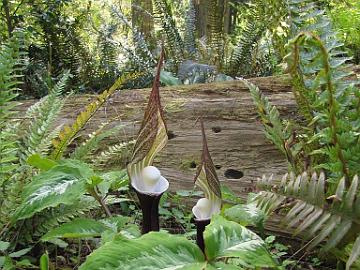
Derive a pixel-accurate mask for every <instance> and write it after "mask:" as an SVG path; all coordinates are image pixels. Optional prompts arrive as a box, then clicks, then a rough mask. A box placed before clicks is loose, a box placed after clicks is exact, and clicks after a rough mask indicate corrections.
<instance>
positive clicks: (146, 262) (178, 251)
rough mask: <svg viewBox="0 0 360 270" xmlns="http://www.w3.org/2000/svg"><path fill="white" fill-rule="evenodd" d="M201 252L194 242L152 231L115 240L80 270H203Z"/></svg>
mask: <svg viewBox="0 0 360 270" xmlns="http://www.w3.org/2000/svg"><path fill="white" fill-rule="evenodd" d="M205 266H206V262H205V258H204V255H203V254H202V252H201V250H200V249H199V248H198V247H197V246H196V245H195V244H193V243H192V242H191V241H189V240H187V239H185V238H183V237H180V236H174V235H170V234H168V233H164V232H150V233H148V234H145V235H143V236H142V237H140V238H138V239H132V240H129V239H126V238H124V237H116V238H115V239H114V240H113V241H110V242H107V243H106V244H104V245H103V246H102V247H100V248H99V249H97V250H95V251H94V252H93V253H92V254H91V255H89V256H88V257H87V258H86V261H85V263H84V264H82V265H81V266H80V268H79V269H80V270H92V269H94V270H98V269H118V270H120V269H121V270H134V269H136V270H155V269H159V270H160V269H164V270H165V269H168V270H170V269H189V270H190V269H193V270H198V269H203V268H204V267H205Z"/></svg>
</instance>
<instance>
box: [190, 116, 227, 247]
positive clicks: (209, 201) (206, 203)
mask: <svg viewBox="0 0 360 270" xmlns="http://www.w3.org/2000/svg"><path fill="white" fill-rule="evenodd" d="M200 123H201V133H202V141H203V149H202V155H201V163H200V166H199V167H198V169H197V172H196V175H195V185H197V186H198V187H199V188H201V189H202V190H203V192H204V194H205V198H201V199H199V200H198V201H197V203H196V205H195V206H194V207H193V209H192V212H193V214H194V216H195V223H196V227H197V244H198V246H199V247H200V248H201V249H202V250H204V238H203V232H204V230H205V227H206V226H207V225H208V224H210V219H211V217H212V216H213V215H214V214H219V213H220V209H221V188H220V181H219V178H218V176H217V174H216V170H215V166H214V163H213V161H212V159H211V156H210V152H209V149H208V146H207V140H206V135H205V128H204V123H203V121H202V120H201V121H200Z"/></svg>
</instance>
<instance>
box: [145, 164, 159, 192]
mask: <svg viewBox="0 0 360 270" xmlns="http://www.w3.org/2000/svg"><path fill="white" fill-rule="evenodd" d="M160 177H161V173H160V171H159V169H158V168H156V167H155V166H147V167H145V168H144V169H143V170H142V178H143V180H144V184H145V185H147V186H149V187H152V186H154V185H156V184H157V183H158V182H159V180H160Z"/></svg>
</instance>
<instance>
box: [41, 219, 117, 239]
mask: <svg viewBox="0 0 360 270" xmlns="http://www.w3.org/2000/svg"><path fill="white" fill-rule="evenodd" d="M109 229H110V228H109V227H107V226H106V225H105V224H104V223H102V222H100V221H96V220H92V219H87V218H77V219H73V220H72V221H71V222H69V223H65V224H62V225H60V226H59V227H57V228H54V229H52V230H51V231H49V232H47V233H46V234H45V235H44V236H43V237H41V240H42V241H48V240H51V239H53V238H90V237H99V236H101V234H102V233H103V232H104V231H106V230H109Z"/></svg>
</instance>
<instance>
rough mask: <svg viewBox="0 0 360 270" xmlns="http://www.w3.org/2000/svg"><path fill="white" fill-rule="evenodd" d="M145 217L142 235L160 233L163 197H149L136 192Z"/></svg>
mask: <svg viewBox="0 0 360 270" xmlns="http://www.w3.org/2000/svg"><path fill="white" fill-rule="evenodd" d="M136 194H137V196H138V198H139V202H140V207H141V211H142V215H143V221H142V228H141V233H142V234H145V233H148V232H151V231H155V232H157V231H159V230H160V225H159V202H160V198H161V195H162V194H160V195H148V194H144V193H140V192H138V191H136Z"/></svg>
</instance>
